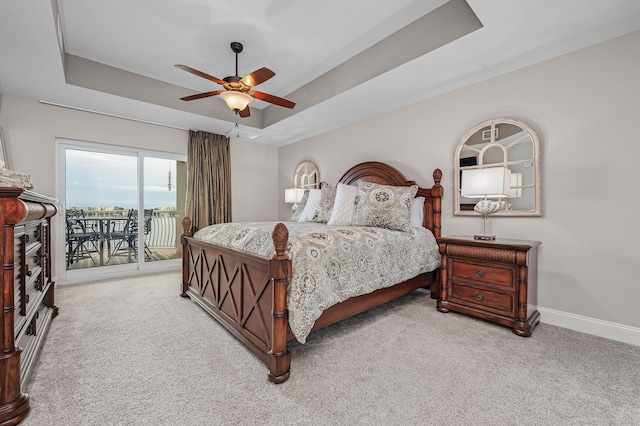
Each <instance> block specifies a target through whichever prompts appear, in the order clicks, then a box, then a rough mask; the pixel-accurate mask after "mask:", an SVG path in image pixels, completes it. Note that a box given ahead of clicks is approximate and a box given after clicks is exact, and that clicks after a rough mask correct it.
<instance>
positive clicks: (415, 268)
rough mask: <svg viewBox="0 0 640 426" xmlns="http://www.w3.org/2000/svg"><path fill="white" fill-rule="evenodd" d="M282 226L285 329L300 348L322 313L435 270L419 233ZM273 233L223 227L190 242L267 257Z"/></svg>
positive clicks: (429, 242)
mask: <svg viewBox="0 0 640 426" xmlns="http://www.w3.org/2000/svg"><path fill="white" fill-rule="evenodd" d="M285 225H286V226H287V228H288V229H289V243H288V244H287V249H286V253H287V255H288V256H289V258H290V259H291V267H292V277H291V282H290V284H289V286H288V287H287V307H288V309H289V326H290V327H291V331H292V332H293V334H294V335H295V337H296V339H298V341H300V342H301V343H304V342H305V341H306V338H307V335H308V334H309V332H310V331H311V329H312V328H313V324H314V323H315V321H316V319H318V317H320V315H321V314H322V312H323V311H324V310H325V309H327V308H329V307H331V306H333V305H335V304H337V303H340V302H342V301H344V300H346V299H348V298H350V297H354V296H359V295H361V294H366V293H370V292H372V291H374V290H377V289H379V288H384V287H389V286H391V285H394V284H397V283H400V282H403V281H406V280H408V279H410V278H413V277H415V276H417V275H419V274H421V273H424V272H429V271H433V270H434V269H436V268H437V267H438V266H440V253H439V251H438V245H437V243H436V240H435V238H434V236H433V234H432V233H431V231H429V230H428V229H425V228H418V227H412V228H411V231H410V232H402V231H391V230H388V229H383V228H373V227H359V226H358V227H356V226H328V225H326V224H323V223H314V222H286V223H285ZM274 227H275V223H274V222H252V223H247V222H244V223H225V224H218V225H211V226H208V227H205V228H202V229H200V230H199V231H197V232H196V233H195V234H194V238H197V239H200V240H204V241H208V242H212V243H215V244H218V245H223V246H227V247H232V248H235V249H238V250H244V251H248V252H251V253H255V254H259V255H262V256H267V257H272V256H273V254H274V252H275V250H274V248H273V242H272V240H271V232H272V231H273V228H274Z"/></svg>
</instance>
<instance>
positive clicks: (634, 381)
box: [23, 273, 640, 426]
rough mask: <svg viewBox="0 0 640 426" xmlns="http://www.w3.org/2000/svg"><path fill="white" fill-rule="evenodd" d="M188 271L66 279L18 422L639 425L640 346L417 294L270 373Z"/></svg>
mask: <svg viewBox="0 0 640 426" xmlns="http://www.w3.org/2000/svg"><path fill="white" fill-rule="evenodd" d="M179 280H180V275H179V274H178V273H169V274H158V275H151V276H146V277H138V278H131V279H126V280H112V281H102V282H97V283H91V284H83V285H76V286H67V287H59V288H58V289H57V295H56V303H57V304H58V306H59V307H60V315H59V316H58V317H57V318H56V319H55V320H54V321H53V324H52V326H51V330H50V332H49V335H48V339H47V342H46V345H45V348H44V350H43V352H42V355H41V357H40V360H39V362H38V365H37V367H36V370H35V372H34V374H33V376H32V378H31V381H30V382H29V383H28V385H27V388H26V391H27V392H28V393H29V394H30V397H31V406H32V411H31V414H30V415H29V417H28V418H27V419H26V420H25V422H24V423H23V425H25V426H32V425H65V426H71V425H82V426H90V425H255V424H262V425H276V424H289V425H423V424H434V425H443V424H451V425H462V424H467V425H471V424H473V425H638V424H640V348H639V347H635V346H630V345H626V344H622V343H617V342H614V341H609V340H606V339H602V338H598V337H594V336H589V335H585V334H581V333H577V332H573V331H570V330H566V329H562V328H558V327H553V326H549V325H545V324H541V325H540V326H538V328H537V329H536V330H535V331H534V333H533V336H532V337H530V338H522V337H518V336H516V335H515V334H513V333H512V332H511V331H510V330H509V329H508V328H504V327H501V326H497V325H494V324H490V323H487V322H484V321H480V320H476V319H473V318H469V317H466V316H463V315H460V314H455V313H448V314H443V313H440V312H438V311H437V310H436V309H435V301H434V300H432V299H430V298H429V296H428V295H427V294H425V293H414V294H411V295H409V296H407V297H404V298H402V299H400V300H399V301H396V302H392V303H389V304H387V305H385V306H383V307H380V308H376V309H374V310H372V311H369V312H367V313H365V314H362V315H359V316H357V317H355V318H352V319H349V320H346V321H343V322H341V323H339V324H337V325H335V326H333V327H330V328H328V329H325V330H321V331H320V332H316V333H314V334H312V335H311V337H310V339H309V342H308V343H307V344H306V345H300V344H292V345H291V347H290V351H291V353H292V356H291V364H292V368H291V378H290V379H289V381H288V382H286V383H284V384H281V385H273V384H271V383H269V382H268V381H267V369H266V367H265V365H264V364H263V363H262V361H260V360H259V359H258V358H257V357H256V356H254V355H253V353H251V352H250V351H249V350H247V349H246V348H244V347H243V346H242V345H240V344H239V343H238V342H237V341H236V340H235V339H234V338H233V337H232V336H231V335H230V334H229V333H227V332H226V331H225V330H224V329H223V328H222V327H221V326H219V325H218V324H217V323H215V322H214V321H213V320H212V319H211V318H209V317H208V316H207V315H206V314H205V312H204V311H203V310H202V309H200V308H199V307H198V306H196V305H195V304H194V303H193V302H191V301H190V300H188V299H183V298H181V297H179V295H178V289H179V284H178V283H179ZM214 360H215V363H214Z"/></svg>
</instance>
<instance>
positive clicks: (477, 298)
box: [476, 293, 484, 302]
mask: <svg viewBox="0 0 640 426" xmlns="http://www.w3.org/2000/svg"><path fill="white" fill-rule="evenodd" d="M483 299H484V296H483V295H482V293H478V294H476V300H477V301H479V302H482V300H483Z"/></svg>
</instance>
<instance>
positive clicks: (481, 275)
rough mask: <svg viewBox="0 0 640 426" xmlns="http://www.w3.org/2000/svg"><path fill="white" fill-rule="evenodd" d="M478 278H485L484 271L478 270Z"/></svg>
mask: <svg viewBox="0 0 640 426" xmlns="http://www.w3.org/2000/svg"><path fill="white" fill-rule="evenodd" d="M476 276H478V277H484V271H483V270H482V269H478V270H477V271H476Z"/></svg>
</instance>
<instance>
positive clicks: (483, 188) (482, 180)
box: [460, 167, 511, 240]
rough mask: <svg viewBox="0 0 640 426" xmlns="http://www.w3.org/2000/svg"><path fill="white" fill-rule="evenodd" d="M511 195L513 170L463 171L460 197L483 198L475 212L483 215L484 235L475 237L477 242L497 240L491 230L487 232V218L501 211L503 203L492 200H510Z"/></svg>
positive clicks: (476, 206)
mask: <svg viewBox="0 0 640 426" xmlns="http://www.w3.org/2000/svg"><path fill="white" fill-rule="evenodd" d="M510 194H511V170H509V169H508V168H507V167H487V168H483V169H466V170H463V171H462V186H461V188H460V195H462V196H463V197H467V198H482V200H480V201H478V203H477V204H476V205H475V207H474V208H473V210H475V211H476V212H478V213H480V214H481V215H482V233H481V234H479V235H474V236H473V238H474V239H476V240H495V239H496V237H495V235H491V230H489V231H487V218H488V216H489V215H490V214H492V213H495V212H497V211H498V210H500V208H501V206H502V203H501V202H500V201H492V200H490V198H498V199H501V198H505V199H506V198H509V195H510Z"/></svg>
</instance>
